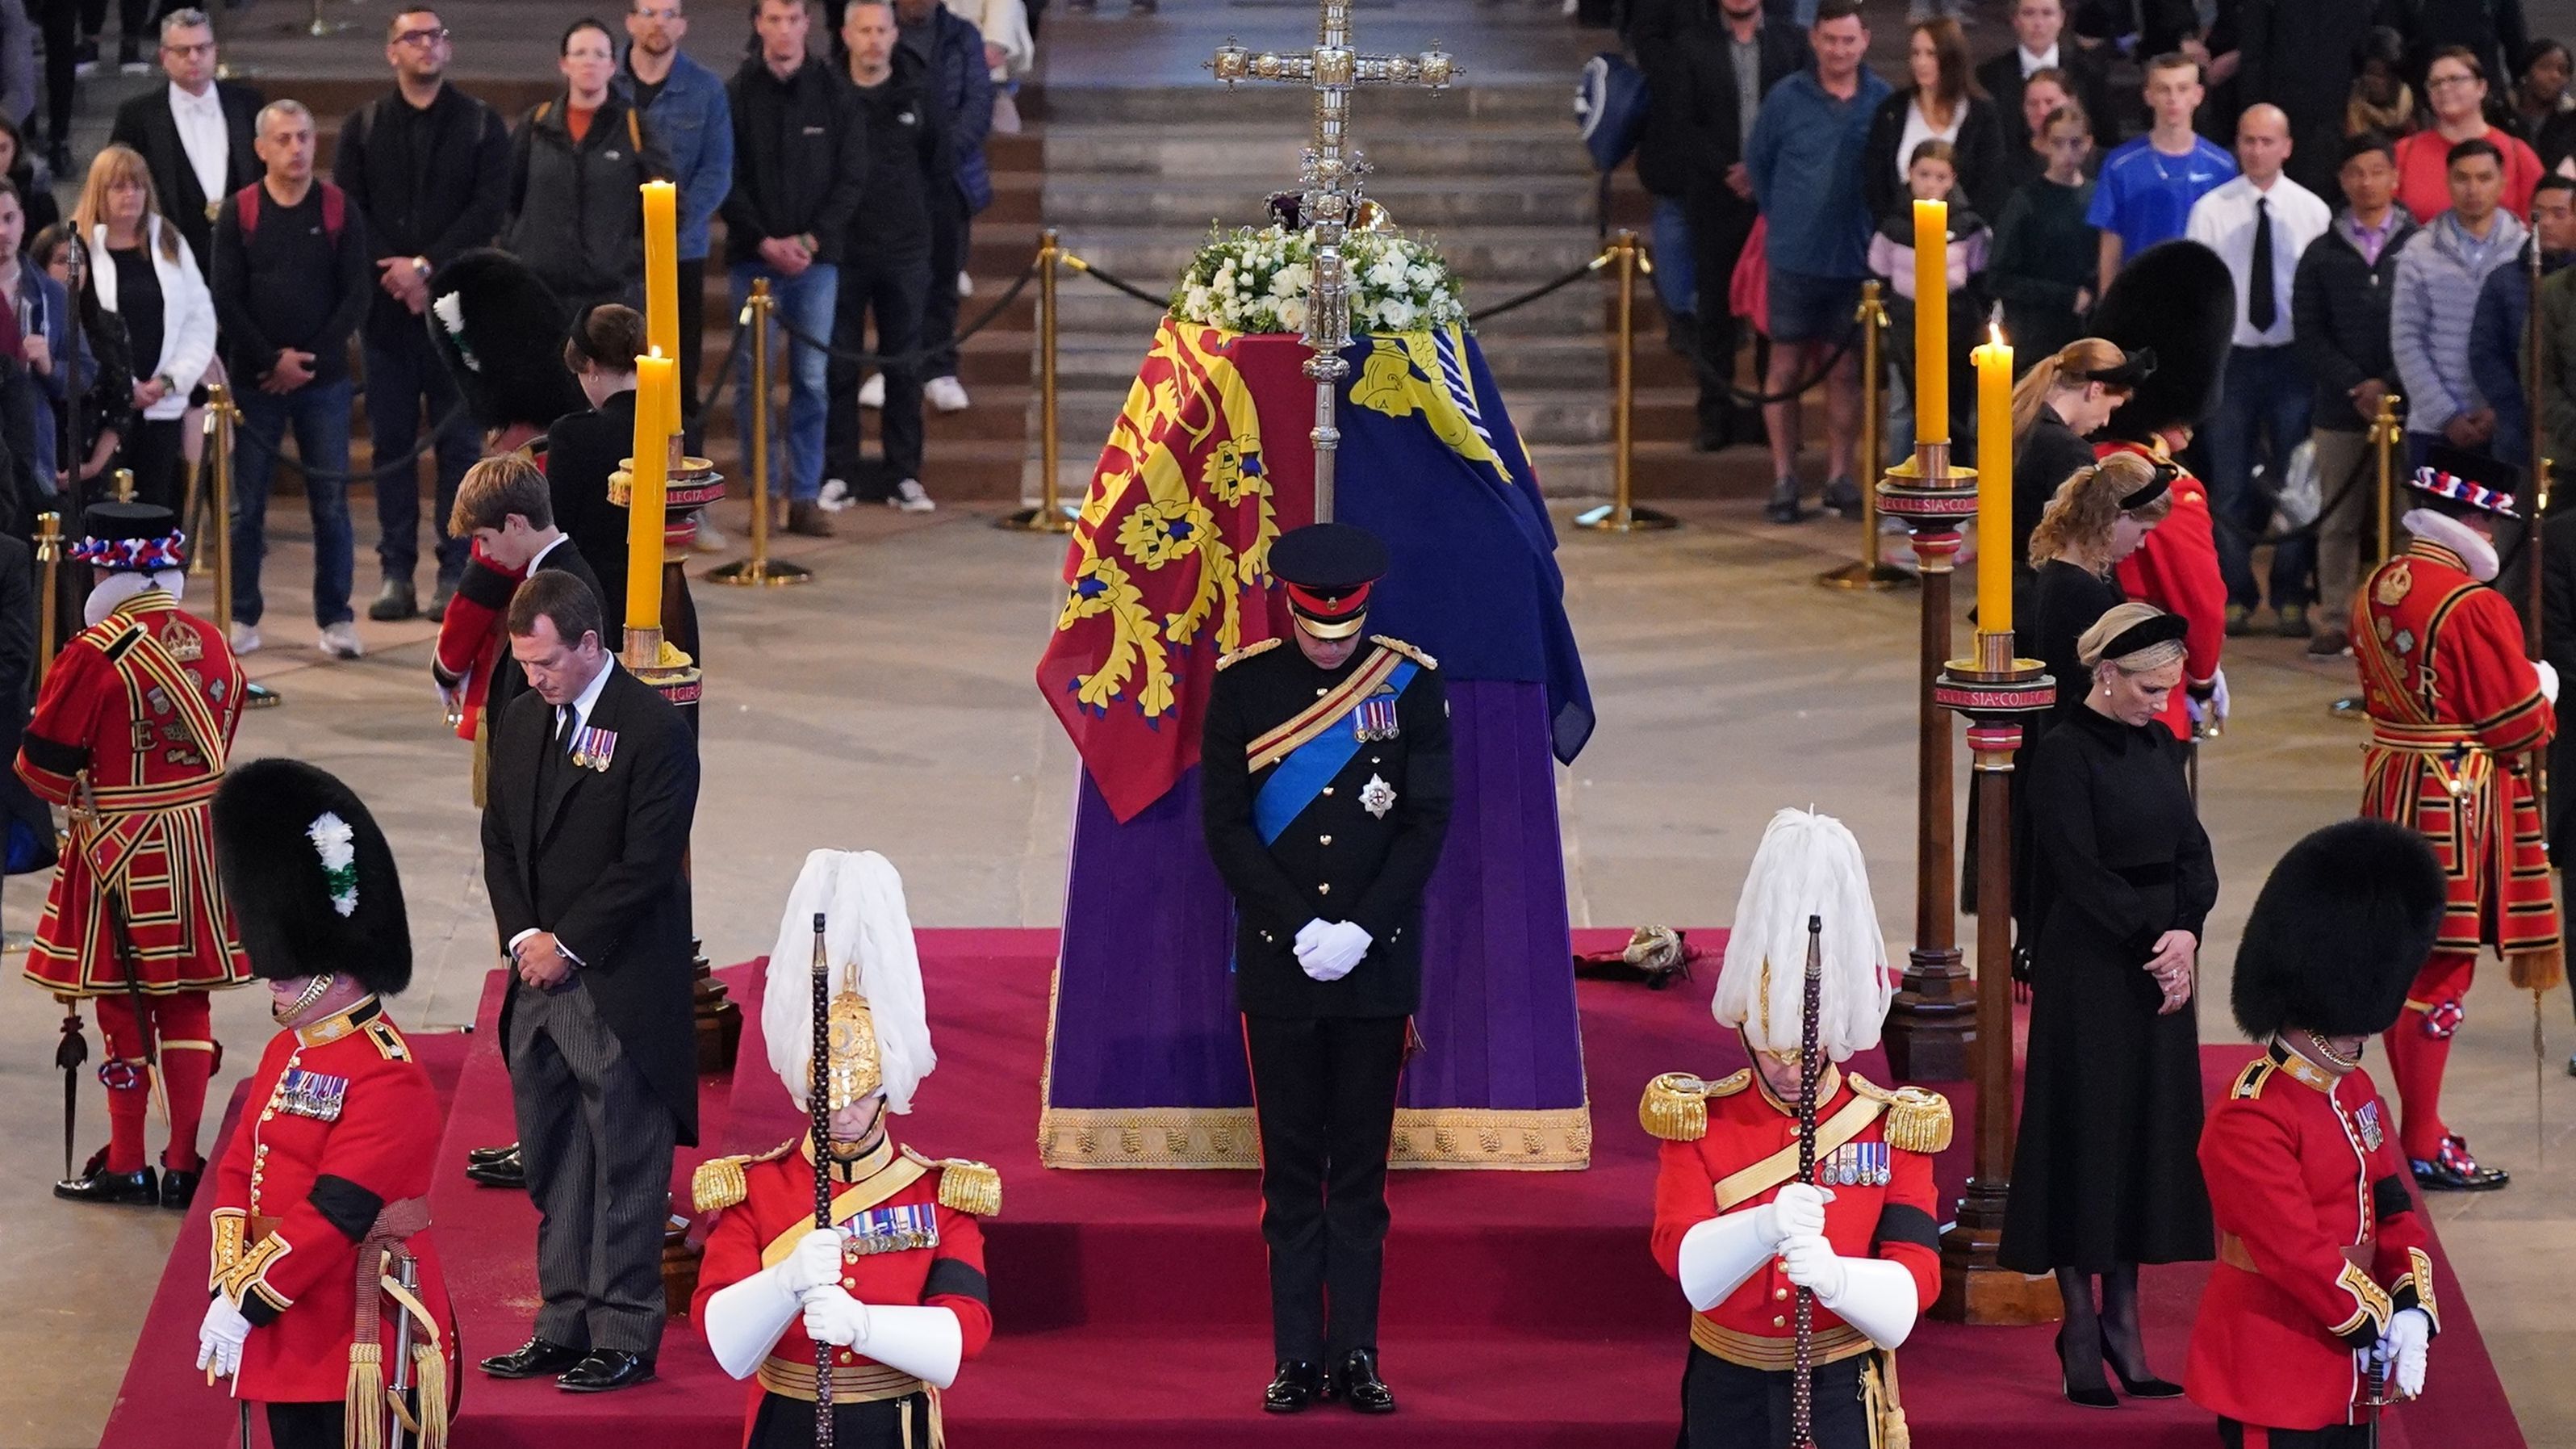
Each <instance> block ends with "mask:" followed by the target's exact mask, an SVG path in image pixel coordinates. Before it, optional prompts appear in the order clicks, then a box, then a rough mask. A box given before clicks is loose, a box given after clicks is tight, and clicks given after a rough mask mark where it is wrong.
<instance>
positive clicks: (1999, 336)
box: [1986, 322, 2004, 347]
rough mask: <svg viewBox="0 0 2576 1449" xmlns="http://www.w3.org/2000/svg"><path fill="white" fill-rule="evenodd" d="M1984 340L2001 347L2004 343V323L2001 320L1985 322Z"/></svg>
mask: <svg viewBox="0 0 2576 1449" xmlns="http://www.w3.org/2000/svg"><path fill="white" fill-rule="evenodd" d="M1986 341H1988V342H1990V343H1992V344H1994V345H1995V346H1997V347H2001V346H2003V345H2004V324H2002V323H2001V322H1989V323H1987V324H1986Z"/></svg>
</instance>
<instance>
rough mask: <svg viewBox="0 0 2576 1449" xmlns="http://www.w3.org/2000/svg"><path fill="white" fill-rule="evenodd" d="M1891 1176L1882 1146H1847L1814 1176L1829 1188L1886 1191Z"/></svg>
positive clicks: (1870, 1144) (1855, 1143)
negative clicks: (1861, 1188)
mask: <svg viewBox="0 0 2576 1449" xmlns="http://www.w3.org/2000/svg"><path fill="white" fill-rule="evenodd" d="M1892 1176H1893V1173H1892V1172H1891V1170H1890V1168H1889V1163H1888V1156H1887V1144H1886V1143H1884V1142H1846V1143H1844V1144H1843V1145H1842V1146H1840V1147H1837V1148H1835V1149H1834V1153H1833V1156H1831V1157H1828V1158H1826V1159H1825V1162H1824V1166H1823V1167H1822V1168H1821V1169H1820V1170H1819V1171H1818V1172H1817V1173H1816V1180H1817V1181H1818V1182H1820V1183H1822V1184H1824V1185H1826V1186H1828V1187H1885V1186H1887V1184H1888V1181H1889V1179H1890V1178H1891V1177H1892Z"/></svg>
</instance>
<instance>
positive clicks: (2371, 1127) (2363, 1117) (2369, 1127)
mask: <svg viewBox="0 0 2576 1449" xmlns="http://www.w3.org/2000/svg"><path fill="white" fill-rule="evenodd" d="M2352 1121H2353V1126H2354V1127H2355V1128H2357V1129H2358V1130H2359V1131H2360V1133H2361V1150H2362V1151H2364V1152H2377V1151H2378V1150H2379V1144H2380V1141H2381V1139H2382V1136H2383V1134H2382V1133H2381V1131H2380V1128H2379V1104H2378V1103H2377V1102H2364V1103H2362V1104H2361V1110H2360V1111H2358V1112H2355V1113H2353V1114H2352Z"/></svg>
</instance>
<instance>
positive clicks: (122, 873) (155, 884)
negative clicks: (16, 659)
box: [17, 503, 250, 1206]
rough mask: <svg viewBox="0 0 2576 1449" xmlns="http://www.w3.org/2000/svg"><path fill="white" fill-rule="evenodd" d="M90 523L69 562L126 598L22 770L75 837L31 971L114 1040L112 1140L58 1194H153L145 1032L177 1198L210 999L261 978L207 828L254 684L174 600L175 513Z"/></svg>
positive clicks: (97, 513)
mask: <svg viewBox="0 0 2576 1449" xmlns="http://www.w3.org/2000/svg"><path fill="white" fill-rule="evenodd" d="M83 522H84V528H85V531H86V533H87V535H88V536H87V537H85V538H84V539H83V540H82V541H81V542H80V543H79V544H78V545H76V546H75V547H74V548H73V550H72V554H73V556H74V557H75V558H80V559H83V560H85V561H88V562H90V563H91V564H92V565H93V566H94V567H95V568H97V569H98V570H99V580H98V583H97V584H96V586H95V588H94V589H93V598H94V599H95V598H97V597H100V596H103V595H104V596H110V597H115V598H116V602H115V604H114V606H113V607H112V608H111V609H109V610H107V611H106V613H105V615H104V617H101V618H100V619H99V620H98V622H97V623H94V624H92V625H90V626H89V627H87V628H85V629H83V630H82V631H81V632H80V633H78V634H76V635H74V636H72V638H71V639H70V640H69V641H68V642H67V643H65V644H64V646H63V650H62V653H61V654H60V655H59V656H57V657H56V659H55V660H54V664H53V668H52V669H51V671H50V672H49V673H47V675H46V676H45V684H44V689H43V691H42V692H41V694H40V695H39V697H38V699H37V701H36V710H35V715H34V717H33V719H31V720H30V721H29V723H28V725H27V731H26V738H25V740H24V741H23V742H22V744H21V746H20V748H19V752H18V759H17V768H18V774H19V777H20V778H21V779H23V780H25V781H26V782H27V785H28V788H30V789H32V790H33V791H35V793H36V794H37V795H38V796H40V797H42V798H43V799H45V800H47V801H49V802H51V803H53V804H55V805H60V806H62V807H64V809H65V811H66V813H67V814H68V815H69V817H70V827H71V828H70V842H69V848H68V849H66V850H65V851H64V852H63V854H62V859H61V862H60V864H59V865H58V866H57V868H56V870H55V873H54V881H53V886H52V888H51V889H50V890H49V891H48V892H47V894H46V896H45V911H44V917H43V919H42V920H41V921H40V922H39V923H38V924H37V927H36V937H35V941H34V943H33V944H32V945H30V946H29V947H28V950H27V965H26V968H25V974H26V977H27V979H28V980H29V981H32V982H34V983H35V984H37V985H38V986H41V987H43V988H44V989H46V990H47V991H50V992H52V993H54V995H55V996H56V997H57V998H61V999H64V1000H70V999H74V998H80V997H87V998H90V999H92V1000H93V1001H95V1002H96V1004H97V1005H96V1010H97V1013H98V1025H99V1032H100V1034H101V1035H102V1036H104V1037H105V1038H106V1040H107V1049H106V1052H105V1059H104V1060H103V1061H101V1063H100V1065H99V1080H100V1081H101V1083H103V1084H104V1085H105V1087H106V1089H107V1102H108V1122H109V1138H108V1145H107V1148H106V1150H105V1151H104V1152H103V1153H101V1154H99V1155H98V1156H97V1157H94V1158H93V1159H92V1160H91V1165H90V1167H89V1169H88V1171H87V1173H86V1174H85V1175H84V1176H83V1177H81V1178H78V1179H74V1180H73V1181H72V1182H70V1183H65V1184H63V1185H62V1186H61V1187H60V1188H58V1189H57V1195H59V1196H65V1197H73V1198H84V1199H96V1200H114V1201H142V1200H146V1199H150V1198H153V1197H157V1196H159V1195H160V1188H158V1187H156V1186H155V1185H154V1184H152V1183H150V1182H147V1181H145V1180H144V1179H145V1178H146V1177H147V1176H149V1175H150V1174H149V1164H148V1162H147V1161H146V1159H145V1154H144V1116H145V1113H146V1110H147V1107H148V1104H149V1102H150V1099H151V1095H152V1082H151V1071H150V1068H149V1067H148V1066H147V1065H146V1057H147V1051H146V1042H147V1033H148V1034H149V1037H150V1038H153V1039H157V1041H158V1047H159V1050H158V1051H157V1052H154V1053H151V1054H150V1055H152V1056H155V1057H157V1059H158V1061H159V1063H160V1067H161V1078H162V1087H163V1096H164V1099H165V1104H166V1106H167V1109H168V1112H169V1128H170V1135H169V1143H168V1146H167V1147H166V1149H165V1150H164V1152H163V1154H162V1162H161V1165H162V1167H163V1168H164V1169H166V1170H168V1171H169V1172H171V1173H174V1174H176V1175H177V1178H178V1181H177V1183H175V1184H164V1186H169V1187H171V1188H172V1193H171V1196H172V1199H173V1200H172V1202H171V1205H172V1206H179V1205H183V1204H184V1203H185V1202H186V1200H187V1197H188V1195H189V1193H191V1192H192V1191H193V1190H194V1186H195V1182H196V1179H197V1174H198V1173H199V1171H200V1169H201V1165H202V1164H201V1160H200V1158H199V1157H198V1153H197V1131H198V1125H199V1121H200V1119H201V1117H202V1115H203V1113H204V1108H205V1099H206V1083H207V1081H208V1079H209V1078H211V1077H212V1076H213V1075H214V1070H215V1067H216V1065H217V1062H218V1060H219V1055H220V1049H219V1048H218V1047H217V1045H216V1043H215V1040H214V1031H213V1027H212V1023H211V1020H210V1006H209V1002H208V1000H207V992H208V991H210V990H213V989H217V988H221V987H226V986H237V985H239V984H241V983H242V982H244V981H247V980H249V979H250V969H249V965H248V963H247V962H246V961H245V960H244V958H243V956H242V954H241V947H240V945H239V943H238V941H237V940H236V938H235V934H234V930H233V926H232V921H231V917H230V915H229V914H228V913H227V911H226V909H225V906H224V894H223V889H222V886H221V884H220V882H219V881H218V880H217V878H216V873H215V860H214V852H213V848H212V845H211V843H210V842H211V837H210V834H209V828H208V823H207V802H208V801H210V800H212V799H213V798H214V794H215V789H216V787H217V786H218V785H220V784H221V783H222V782H223V778H224V766H225V762H226V760H227V758H228V756H229V754H230V751H231V747H232V738H233V729H234V726H235V725H236V724H237V723H238V722H239V720H240V718H241V698H242V689H243V676H242V671H241V666H240V664H239V663H238V662H236V661H235V660H234V658H233V654H232V650H231V649H230V648H228V647H226V645H225V643H224V636H223V631H222V630H221V629H219V628H217V627H216V626H215V625H213V624H210V623H208V622H206V621H205V620H202V619H199V618H198V617H196V616H195V615H193V614H189V613H186V612H184V611H182V610H181V609H180V607H179V601H178V599H177V598H176V597H175V596H174V595H173V593H172V592H171V590H172V589H174V588H177V587H180V586H181V581H182V579H183V577H184V575H183V574H182V573H181V572H180V570H181V569H182V567H183V565H184V559H183V557H182V555H181V553H180V546H181V542H182V539H181V536H180V535H179V534H178V533H177V532H176V531H175V522H174V520H173V519H172V516H171V514H170V512H169V510H167V509H163V508H158V507H153V506H151V505H145V504H116V503H108V504H99V505H96V506H94V507H92V508H91V509H90V510H89V514H88V516H87V517H86V518H85V519H84V520H83ZM95 607H96V606H95V605H93V608H95ZM84 780H86V782H87V790H86V795H85V794H84V787H83V783H82V782H83V781H84ZM93 803H94V804H95V806H96V814H95V815H92V814H91V813H90V812H89V807H90V805H91V804H93ZM110 892H114V893H116V895H117V896H118V897H119V898H120V900H121V902H122V908H123V913H124V919H125V922H126V937H127V939H128V940H129V941H130V942H131V944H132V947H133V952H134V964H135V970H136V972H137V980H136V981H135V982H133V983H129V982H128V981H127V979H126V967H125V963H124V961H123V959H122V957H121V956H120V955H119V953H118V950H117V934H116V928H115V925H114V923H113V919H112V917H111V906H110V902H109V899H108V897H109V893H110ZM102 1174H103V1175H102Z"/></svg>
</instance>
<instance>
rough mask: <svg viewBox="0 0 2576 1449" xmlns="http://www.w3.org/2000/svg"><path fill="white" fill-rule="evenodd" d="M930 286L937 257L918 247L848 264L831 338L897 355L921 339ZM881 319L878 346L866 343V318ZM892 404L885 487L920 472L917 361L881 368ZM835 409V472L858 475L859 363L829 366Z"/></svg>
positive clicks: (828, 435)
mask: <svg viewBox="0 0 2576 1449" xmlns="http://www.w3.org/2000/svg"><path fill="white" fill-rule="evenodd" d="M929 286H930V258H929V257H928V256H926V255H924V254H922V253H919V252H916V253H914V254H913V255H912V256H910V257H909V258H905V257H874V258H869V259H866V260H863V261H853V262H850V263H848V264H847V265H845V266H843V267H842V268H841V287H840V294H839V300H838V302H837V304H836V305H837V310H838V312H839V319H840V320H839V324H838V325H837V326H836V327H835V328H834V329H833V333H832V345H833V346H835V347H841V348H846V349H848V350H850V351H852V352H864V351H871V350H872V351H874V352H875V353H876V354H877V355H878V356H880V357H893V356H897V355H899V354H902V353H906V352H910V351H912V350H913V349H914V348H916V347H918V346H920V345H921V310H922V307H921V304H922V301H923V298H924V297H925V296H926V295H927V292H928V288H929ZM870 318H874V319H875V321H876V325H877V337H876V345H875V347H874V348H873V349H871V348H869V347H867V346H866V345H865V343H866V342H867V324H868V321H869V319H870ZM881 371H882V372H883V374H884V376H885V406H884V407H883V408H881V409H880V410H879V412H878V417H879V419H880V424H879V425H880V426H881V427H882V428H883V429H884V438H883V442H884V443H885V487H886V488H887V489H888V490H891V489H892V488H893V486H894V484H895V483H897V482H898V481H900V480H902V479H905V478H912V479H916V480H917V479H919V478H920V477H921V380H922V372H921V368H920V367H919V366H918V365H914V366H910V367H888V368H884V369H881ZM825 376H826V378H827V379H828V385H827V387H826V388H825V390H824V391H825V396H827V397H828V398H830V400H831V407H832V411H831V415H830V418H829V419H828V420H827V421H826V422H825V424H824V426H823V455H824V457H825V458H826V459H827V460H828V461H827V467H828V468H829V470H830V472H831V473H832V475H833V476H834V477H836V478H844V479H847V480H849V482H850V484H851V485H852V486H853V487H856V486H857V484H858V480H859V472H860V469H859V435H860V423H859V405H858V402H857V397H858V391H859V365H858V364H857V363H855V362H834V363H832V364H831V365H830V366H829V367H828V368H826V369H825Z"/></svg>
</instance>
